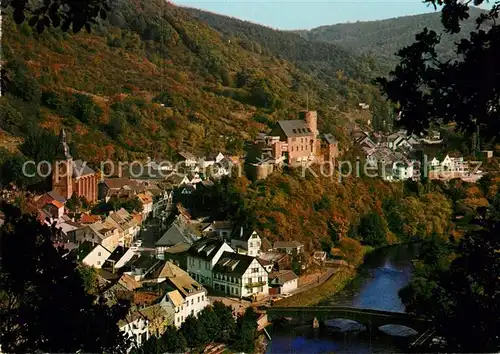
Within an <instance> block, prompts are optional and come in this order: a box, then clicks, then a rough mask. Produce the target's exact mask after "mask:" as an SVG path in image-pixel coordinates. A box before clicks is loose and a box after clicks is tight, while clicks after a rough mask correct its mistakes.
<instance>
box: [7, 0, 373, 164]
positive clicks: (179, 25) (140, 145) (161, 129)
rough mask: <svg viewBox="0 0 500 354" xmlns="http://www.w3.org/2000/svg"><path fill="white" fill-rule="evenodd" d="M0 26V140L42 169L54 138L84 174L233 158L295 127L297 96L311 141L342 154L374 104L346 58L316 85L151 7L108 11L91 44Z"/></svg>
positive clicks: (156, 4)
mask: <svg viewBox="0 0 500 354" xmlns="http://www.w3.org/2000/svg"><path fill="white" fill-rule="evenodd" d="M3 24H4V28H3V34H4V36H3V39H2V50H3V54H4V59H5V61H4V68H5V69H6V75H5V77H4V78H5V79H6V81H7V85H6V88H7V93H6V94H5V95H4V96H3V97H2V98H1V99H0V110H1V113H2V114H1V118H0V128H1V129H2V130H3V131H4V133H7V134H8V135H9V136H13V137H21V138H23V139H24V143H21V145H20V146H19V149H20V151H21V152H22V153H23V154H24V155H25V156H26V157H30V158H37V159H49V160H50V158H52V156H51V155H53V146H52V144H53V142H54V134H56V133H57V132H58V131H59V129H60V128H61V127H66V128H67V130H68V131H69V133H70V135H71V136H70V140H71V141H72V142H74V150H75V151H74V154H75V156H78V157H81V158H85V159H88V160H89V161H94V162H97V161H101V160H103V159H106V158H113V159H128V160H131V159H134V158H144V157H146V156H148V155H149V156H151V155H153V154H157V155H160V156H163V157H168V156H170V154H171V153H172V152H173V151H175V150H178V149H187V150H191V151H193V152H197V153H205V152H207V151H211V150H215V149H222V150H226V151H228V152H234V153H236V152H240V151H241V150H242V147H243V144H244V142H245V141H248V140H251V139H253V137H254V136H255V134H256V133H257V132H258V131H261V130H265V129H267V128H268V126H269V125H270V124H272V122H273V121H275V120H277V119H290V118H295V117H296V115H297V112H298V111H299V110H301V109H304V108H305V107H306V96H308V100H309V107H310V108H313V109H316V110H318V113H319V117H320V129H322V130H326V131H331V132H333V133H334V134H336V135H337V137H339V138H340V139H341V141H344V142H346V141H347V140H346V139H345V137H346V127H347V123H346V122H348V121H349V120H355V119H358V118H359V119H361V118H363V119H368V118H369V117H367V116H366V115H365V116H363V114H362V113H360V112H359V111H358V110H357V108H356V106H357V103H358V102H360V101H363V102H370V103H371V102H373V101H374V100H377V101H380V94H379V93H378V90H377V89H376V88H375V87H374V86H372V85H371V84H367V83H366V82H367V81H364V79H363V78H364V77H366V75H365V73H364V72H363V68H362V67H360V66H359V65H358V62H357V61H358V58H357V57H356V56H353V55H351V54H349V52H346V51H339V53H340V54H338V56H337V55H335V56H333V57H332V58H331V60H330V61H329V65H331V66H332V68H336V69H339V71H338V72H335V71H332V73H333V74H332V75H330V76H329V77H328V79H329V81H328V83H327V82H325V81H323V80H321V79H320V78H318V76H317V75H313V74H312V73H308V72H306V71H305V70H303V69H301V68H300V67H298V66H297V65H296V64H295V63H292V62H290V61H287V60H286V59H285V58H283V57H280V56H278V55H277V54H275V53H274V52H272V51H271V50H267V51H262V50H256V48H255V47H252V48H249V47H247V46H246V44H245V43H244V42H243V41H240V40H229V39H228V38H227V37H225V36H223V35H221V34H220V33H219V32H217V31H216V30H215V29H213V28H211V27H210V26H209V25H207V24H206V23H204V22H202V21H200V20H198V19H196V18H194V17H192V16H191V15H190V14H189V13H187V12H186V11H185V10H184V9H182V8H178V7H176V6H173V5H171V4H168V3H166V2H164V1H161V0H153V1H144V0H120V1H117V2H115V7H114V8H113V9H112V11H111V12H110V14H109V17H108V20H107V21H105V22H102V23H101V24H100V25H99V26H98V27H97V28H96V27H94V29H93V31H92V33H91V34H88V33H84V32H80V33H78V34H72V33H63V32H61V31H59V30H57V29H50V30H48V31H45V32H44V33H43V34H41V35H39V34H36V33H33V31H32V30H31V28H30V27H29V26H28V25H27V24H26V23H25V24H23V25H20V26H17V25H15V24H14V23H13V21H12V18H11V15H9V14H7V15H6V16H5V17H4V23H3ZM280 33H281V32H280ZM303 41H304V42H305V43H307V41H305V40H303ZM325 45H328V46H329V44H325ZM332 55H333V54H332ZM318 60H319V58H318ZM342 68H346V70H345V71H344V72H341V71H340V69H342ZM306 92H308V95H306ZM2 151H3V154H6V151H5V150H2ZM0 159H1V158H0Z"/></svg>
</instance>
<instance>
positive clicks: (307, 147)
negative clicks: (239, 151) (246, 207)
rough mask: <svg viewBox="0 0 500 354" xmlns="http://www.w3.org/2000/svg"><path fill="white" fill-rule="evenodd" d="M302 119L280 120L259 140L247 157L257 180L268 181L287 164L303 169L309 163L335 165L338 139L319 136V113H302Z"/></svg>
mask: <svg viewBox="0 0 500 354" xmlns="http://www.w3.org/2000/svg"><path fill="white" fill-rule="evenodd" d="M299 118H300V119H296V120H280V121H278V122H277V124H276V126H275V127H274V128H273V129H272V130H271V132H270V133H268V134H265V133H260V134H259V135H258V136H257V138H256V140H255V142H254V144H253V146H252V149H251V151H250V152H249V154H248V155H247V163H248V165H249V166H251V167H252V170H253V171H252V172H254V174H255V177H256V178H257V179H262V178H266V177H267V176H268V175H269V174H270V173H272V172H273V171H274V170H275V169H279V168H281V167H282V166H283V165H285V164H287V165H288V166H300V165H303V164H306V163H309V162H314V163H320V162H323V161H333V160H334V159H335V158H336V157H338V154H339V147H338V142H337V140H336V139H335V137H334V136H333V135H332V134H320V133H319V132H318V113H317V112H316V111H301V112H299ZM252 174H253V173H252Z"/></svg>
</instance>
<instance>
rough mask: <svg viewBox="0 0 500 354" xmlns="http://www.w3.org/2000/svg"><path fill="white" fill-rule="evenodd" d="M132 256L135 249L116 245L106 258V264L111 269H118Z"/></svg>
mask: <svg viewBox="0 0 500 354" xmlns="http://www.w3.org/2000/svg"><path fill="white" fill-rule="evenodd" d="M134 256H135V251H134V250H133V249H132V248H125V247H122V246H118V247H116V248H115V250H114V251H113V253H111V255H110V256H109V257H108V258H107V259H106V264H107V265H109V267H110V268H112V269H119V268H122V267H123V266H124V265H125V264H127V263H128V262H129V261H130V260H131V259H132V258H133V257H134Z"/></svg>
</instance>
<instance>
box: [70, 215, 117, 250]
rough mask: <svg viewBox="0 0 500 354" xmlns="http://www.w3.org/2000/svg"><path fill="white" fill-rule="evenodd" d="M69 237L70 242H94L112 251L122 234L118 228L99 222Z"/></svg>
mask: <svg viewBox="0 0 500 354" xmlns="http://www.w3.org/2000/svg"><path fill="white" fill-rule="evenodd" d="M71 236H72V237H71V239H70V241H72V242H75V243H83V242H85V241H89V242H94V243H98V244H100V245H102V246H103V247H104V248H106V249H108V250H110V251H113V250H114V249H115V248H116V247H117V246H118V244H119V243H120V239H121V238H122V237H121V236H122V233H121V230H120V228H119V227H117V226H115V225H112V224H110V223H108V222H100V221H99V222H96V223H93V224H90V225H86V226H84V227H82V228H81V229H78V230H75V231H74V232H72V233H71ZM73 237H74V238H73Z"/></svg>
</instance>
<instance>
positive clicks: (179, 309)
mask: <svg viewBox="0 0 500 354" xmlns="http://www.w3.org/2000/svg"><path fill="white" fill-rule="evenodd" d="M165 269H166V270H164V273H165V274H164V275H165V277H166V279H165V281H164V283H162V285H165V286H166V288H167V290H168V292H167V294H166V295H165V296H164V297H163V299H162V300H161V302H160V305H161V306H162V307H163V308H164V309H165V310H166V311H167V313H170V314H172V315H173V319H174V325H175V326H176V327H180V326H181V324H182V323H183V322H184V320H185V319H186V317H187V316H189V315H193V316H197V315H198V313H199V312H200V311H201V310H203V309H204V308H205V307H206V306H207V305H209V299H208V297H207V291H206V289H205V288H204V287H203V286H201V285H200V284H199V283H198V282H196V281H195V280H194V279H193V278H191V277H190V276H189V274H188V273H186V272H185V271H183V270H182V269H180V268H179V267H177V266H176V265H175V264H173V263H171V262H167V263H166V267H165Z"/></svg>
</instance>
